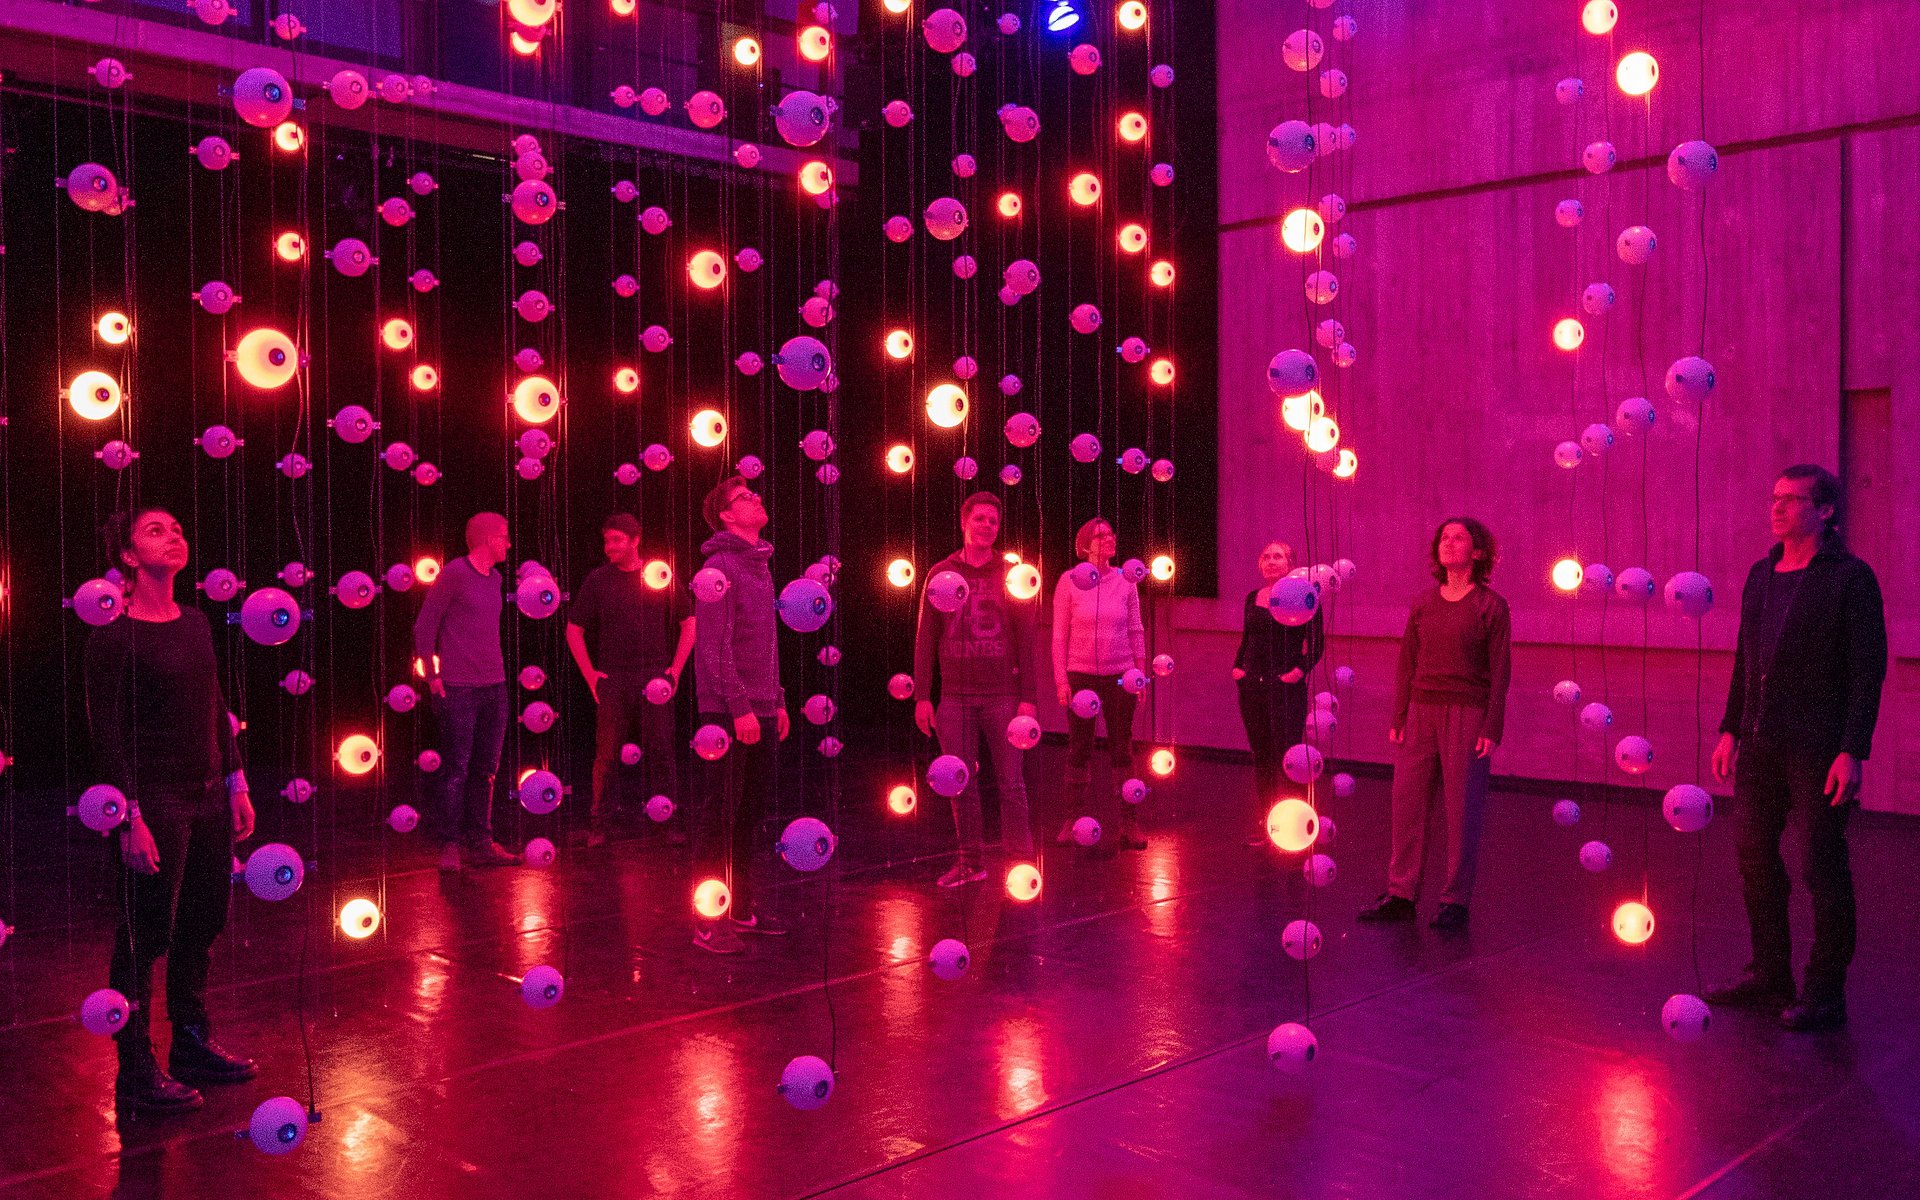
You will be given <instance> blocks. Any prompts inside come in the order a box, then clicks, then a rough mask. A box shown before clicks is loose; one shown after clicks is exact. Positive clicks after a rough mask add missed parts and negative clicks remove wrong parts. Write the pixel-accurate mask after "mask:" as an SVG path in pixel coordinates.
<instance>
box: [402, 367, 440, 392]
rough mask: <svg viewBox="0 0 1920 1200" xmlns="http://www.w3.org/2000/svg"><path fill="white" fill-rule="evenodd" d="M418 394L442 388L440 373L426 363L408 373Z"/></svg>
mask: <svg viewBox="0 0 1920 1200" xmlns="http://www.w3.org/2000/svg"><path fill="white" fill-rule="evenodd" d="M407 378H408V379H409V380H411V381H412V383H413V390H414V391H416V392H430V391H432V390H433V389H434V388H437V387H439V386H440V372H439V371H438V370H436V369H434V368H433V367H431V366H429V365H428V364H426V363H421V364H420V365H419V366H417V367H415V368H414V369H413V370H411V371H409V372H408V373H407Z"/></svg>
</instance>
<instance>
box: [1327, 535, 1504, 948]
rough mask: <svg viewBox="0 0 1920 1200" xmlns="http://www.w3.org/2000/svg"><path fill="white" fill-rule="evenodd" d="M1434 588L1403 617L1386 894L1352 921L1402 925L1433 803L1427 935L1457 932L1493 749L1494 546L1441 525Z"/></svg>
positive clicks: (1497, 702)
mask: <svg viewBox="0 0 1920 1200" xmlns="http://www.w3.org/2000/svg"><path fill="white" fill-rule="evenodd" d="M1428 553H1429V556H1430V558H1431V560H1432V564H1433V577H1434V579H1435V580H1437V581H1438V586H1435V587H1432V588H1429V589H1428V590H1427V591H1425V592H1422V593H1421V594H1420V595H1419V596H1418V597H1417V598H1415V600H1414V602H1413V609H1412V611H1411V612H1409V613H1408V614H1407V632H1406V634H1405V636H1403V637H1402V638H1401V639H1400V670H1399V676H1398V679H1397V682H1396V684H1395V687H1394V701H1393V726H1392V728H1391V729H1390V730H1389V731H1388V734H1387V736H1388V737H1389V738H1391V739H1392V741H1393V742H1394V744H1395V745H1397V746H1398V747H1399V751H1398V753H1397V755H1396V756H1395V760H1394V767H1393V860H1392V863H1391V865H1390V866H1389V868H1388V871H1387V890H1386V891H1385V892H1384V893H1382V894H1381V896H1380V898H1379V899H1377V900H1375V901H1374V902H1373V903H1372V904H1370V905H1368V906H1367V907H1366V908H1364V909H1362V910H1361V912H1360V919H1361V920H1363V921H1410V920H1412V919H1413V917H1414V907H1413V902H1414V900H1415V899H1417V898H1418V897H1419V895H1420V877H1421V875H1422V874H1424V873H1425V871H1426V865H1427V824H1428V817H1429V815H1430V814H1431V812H1432V809H1433V803H1434V800H1435V798H1436V797H1438V798H1439V799H1441V800H1443V801H1444V802H1445V804H1446V814H1447V882H1446V887H1445V888H1444V889H1443V890H1442V891H1441V893H1440V911H1439V913H1438V914H1437V915H1436V916H1435V917H1434V919H1433V924H1434V927H1435V928H1437V929H1458V928H1460V927H1461V926H1464V925H1465V924H1466V923H1467V901H1468V898H1469V897H1470V896H1471V895H1472V892H1473V873H1474V866H1475V861H1476V858H1477V856H1478V853H1479V848H1480V820H1481V815H1482V811H1483V810H1484V809H1485V807H1486V800H1487V777H1488V773H1489V768H1490V766H1491V763H1492V759H1493V751H1494V749H1495V748H1496V747H1497V746H1499V744H1500V737H1501V734H1502V732H1503V731H1504V727H1505V721H1506V711H1507V679H1508V676H1509V674H1510V673H1511V668H1512V660H1511V654H1510V646H1509V641H1510V634H1511V618H1510V617H1509V615H1508V612H1507V602H1506V600H1505V599H1503V598H1502V597H1501V596H1500V594H1499V593H1498V592H1496V591H1494V590H1493V589H1492V588H1490V587H1488V586H1487V579H1488V578H1489V577H1490V576H1491V575H1492V574H1493V564H1494V559H1495V556H1496V549H1495V546H1494V540H1493V534H1492V532H1491V531H1490V530H1488V529H1487V527H1486V526H1485V525H1483V524H1481V523H1480V522H1479V521H1477V520H1475V519H1474V518H1472V517H1449V518H1447V519H1446V520H1445V521H1442V522H1441V523H1440V528H1439V529H1437V530H1435V531H1434V535H1433V544H1432V546H1431V547H1430V548H1429V551H1428Z"/></svg>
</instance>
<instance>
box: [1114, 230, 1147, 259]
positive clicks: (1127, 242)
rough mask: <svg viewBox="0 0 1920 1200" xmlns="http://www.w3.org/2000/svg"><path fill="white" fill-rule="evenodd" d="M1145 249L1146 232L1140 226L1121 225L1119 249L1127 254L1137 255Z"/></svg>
mask: <svg viewBox="0 0 1920 1200" xmlns="http://www.w3.org/2000/svg"><path fill="white" fill-rule="evenodd" d="M1146 248H1147V231H1146V229H1145V228H1144V227H1143V226H1140V225H1122V226H1121V227H1120V249H1121V250H1122V251H1124V252H1126V253H1128V254H1138V253H1140V252H1141V251H1142V250H1145V249H1146Z"/></svg>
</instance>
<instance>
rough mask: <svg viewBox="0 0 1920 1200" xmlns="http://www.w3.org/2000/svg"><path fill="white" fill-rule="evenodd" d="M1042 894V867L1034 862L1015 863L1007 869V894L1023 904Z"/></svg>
mask: <svg viewBox="0 0 1920 1200" xmlns="http://www.w3.org/2000/svg"><path fill="white" fill-rule="evenodd" d="M1039 894H1040V868H1039V867H1036V866H1034V865H1033V864H1032V863H1015V864H1013V866H1012V868H1011V869H1009V870H1008V871H1007V895H1008V896H1009V897H1011V898H1012V899H1014V900H1016V901H1018V902H1019V903H1021V904H1025V903H1027V902H1028V901H1029V900H1032V899H1034V898H1035V897H1037V896H1039Z"/></svg>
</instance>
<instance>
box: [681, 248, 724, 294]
mask: <svg viewBox="0 0 1920 1200" xmlns="http://www.w3.org/2000/svg"><path fill="white" fill-rule="evenodd" d="M687 278H689V279H691V280H693V286H695V287H697V288H700V289H701V290H703V291H711V290H713V289H714V288H717V287H719V286H720V285H721V284H722V283H724V282H726V278H727V260H726V259H724V258H721V257H720V256H719V255H718V254H716V253H714V252H713V251H711V250H702V251H700V252H699V253H698V254H696V255H694V256H693V257H692V258H690V259H688V260H687Z"/></svg>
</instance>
